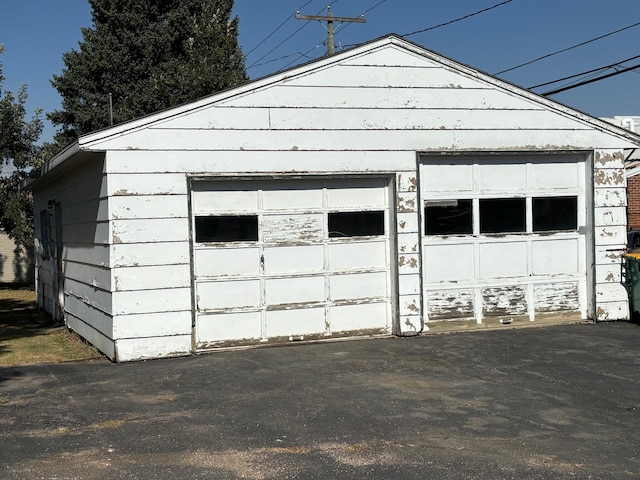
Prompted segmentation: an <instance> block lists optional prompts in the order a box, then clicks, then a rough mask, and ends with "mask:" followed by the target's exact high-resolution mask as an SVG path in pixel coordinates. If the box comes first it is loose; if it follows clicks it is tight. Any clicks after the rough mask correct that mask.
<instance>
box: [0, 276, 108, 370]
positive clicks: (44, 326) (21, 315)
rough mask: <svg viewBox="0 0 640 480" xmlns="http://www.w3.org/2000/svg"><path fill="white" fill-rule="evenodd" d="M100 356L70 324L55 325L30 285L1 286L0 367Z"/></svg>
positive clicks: (87, 358)
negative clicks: (70, 328) (70, 329)
mask: <svg viewBox="0 0 640 480" xmlns="http://www.w3.org/2000/svg"><path fill="white" fill-rule="evenodd" d="M98 357H100V354H99V352H98V351H97V350H95V349H94V348H93V347H91V346H89V345H87V344H86V343H85V342H83V341H82V340H81V339H80V338H79V337H78V336H77V335H75V334H74V333H72V332H70V331H69V330H68V329H67V328H66V327H64V326H60V325H55V324H54V323H53V322H52V320H51V317H50V316H49V315H47V314H45V313H43V312H42V310H40V309H39V308H38V307H37V305H36V303H35V293H34V291H33V290H31V289H27V288H6V287H5V288H0V367H7V366H16V365H33V364H37V363H58V362H66V361H71V360H89V359H93V358H98Z"/></svg>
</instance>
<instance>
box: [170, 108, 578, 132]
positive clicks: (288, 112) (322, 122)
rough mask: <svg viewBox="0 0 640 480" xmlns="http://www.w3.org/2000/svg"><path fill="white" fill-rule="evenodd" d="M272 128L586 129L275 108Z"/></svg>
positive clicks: (529, 119) (536, 121)
mask: <svg viewBox="0 0 640 480" xmlns="http://www.w3.org/2000/svg"><path fill="white" fill-rule="evenodd" d="M270 125H271V129H274V130H385V131H386V130H405V129H409V130H414V129H415V130H471V129H478V130H539V129H544V130H551V129H563V130H586V127H584V126H582V125H580V124H578V123H577V122H576V121H575V120H573V119H569V118H567V117H564V116H562V115H558V114H556V113H553V112H549V111H545V110H532V111H518V110H514V111H508V112H506V111H504V110H455V109H445V110H422V109H388V110H379V111H372V110H370V109H357V108H353V109H349V114H348V115H345V114H344V110H339V109H318V108H272V109H271V124H270ZM171 127H173V124H171ZM231 128H232V127H231Z"/></svg>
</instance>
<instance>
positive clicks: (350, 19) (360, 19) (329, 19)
mask: <svg viewBox="0 0 640 480" xmlns="http://www.w3.org/2000/svg"><path fill="white" fill-rule="evenodd" d="M327 10H328V12H327V15H326V16H325V15H301V14H300V12H296V19H298V20H320V21H321V22H325V21H326V22H327V56H330V55H333V54H334V53H335V52H336V47H335V43H334V41H333V33H334V32H333V22H350V23H367V19H366V18H364V16H362V17H334V16H333V13H331V6H328V7H327Z"/></svg>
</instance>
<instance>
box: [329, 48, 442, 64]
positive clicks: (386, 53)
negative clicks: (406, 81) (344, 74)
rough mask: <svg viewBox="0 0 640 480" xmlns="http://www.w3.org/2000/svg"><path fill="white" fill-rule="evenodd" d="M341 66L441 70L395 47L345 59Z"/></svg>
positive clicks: (418, 55)
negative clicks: (429, 68) (407, 67)
mask: <svg viewBox="0 0 640 480" xmlns="http://www.w3.org/2000/svg"><path fill="white" fill-rule="evenodd" d="M340 63H341V64H342V65H361V66H370V65H378V66H388V67H405V66H415V67H428V66H433V67H436V68H441V67H442V65H440V64H439V63H436V62H435V61H433V60H430V59H429V58H427V57H425V56H424V55H420V54H418V53H414V52H408V51H407V50H404V49H403V48H400V47H397V46H389V47H386V48H379V49H375V50H372V51H368V52H363V53H362V54H360V55H356V56H355V57H351V58H347V59H345V60H343V61H342V62H340Z"/></svg>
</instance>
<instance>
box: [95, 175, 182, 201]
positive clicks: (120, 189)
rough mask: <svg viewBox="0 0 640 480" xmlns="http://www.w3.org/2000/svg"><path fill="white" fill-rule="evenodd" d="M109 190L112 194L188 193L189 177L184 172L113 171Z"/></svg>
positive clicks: (110, 176) (109, 181)
mask: <svg viewBox="0 0 640 480" xmlns="http://www.w3.org/2000/svg"><path fill="white" fill-rule="evenodd" d="M107 192H108V194H109V195H111V196H126V195H186V194H187V179H186V177H185V175H184V174H183V173H174V174H172V173H145V174H144V175H142V174H139V173H112V174H110V175H109V180H108V189H107Z"/></svg>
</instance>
